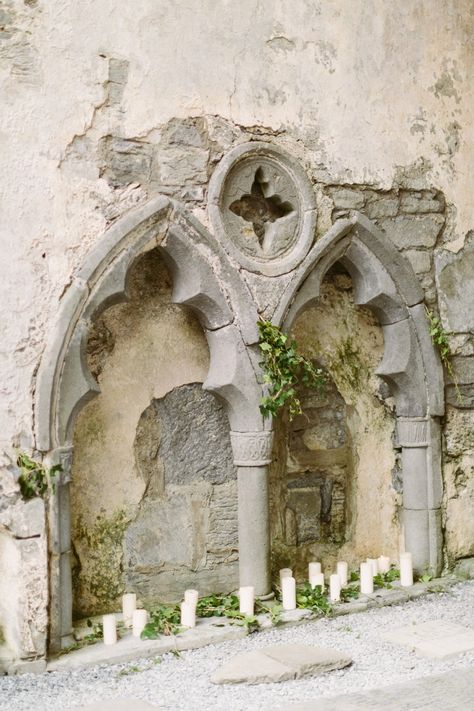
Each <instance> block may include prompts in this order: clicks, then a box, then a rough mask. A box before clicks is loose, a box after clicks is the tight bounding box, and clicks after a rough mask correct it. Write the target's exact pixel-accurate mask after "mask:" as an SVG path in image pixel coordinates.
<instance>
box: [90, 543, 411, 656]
mask: <svg viewBox="0 0 474 711" xmlns="http://www.w3.org/2000/svg"><path fill="white" fill-rule="evenodd" d="M389 570H390V558H389V557H388V556H385V555H381V556H380V557H379V558H367V560H366V561H364V562H363V563H361V564H360V592H361V593H362V594H363V595H371V594H372V593H373V592H374V576H375V575H378V574H383V573H388V572H389ZM308 579H309V583H310V585H311V587H312V588H315V587H320V588H321V592H323V591H324V590H325V577H324V573H323V571H322V570H321V563H319V562H314V561H312V562H311V563H309V564H308ZM348 582H349V578H348V565H347V563H346V561H344V560H340V561H338V563H337V566H336V572H335V573H332V574H331V575H330V576H329V599H330V601H331V602H339V601H340V599H341V590H342V589H343V588H345V587H347V585H348ZM400 584H401V585H402V586H404V587H408V586H410V585H413V565H412V557H411V553H401V554H400ZM280 587H281V593H282V606H283V609H284V610H296V579H295V578H294V576H293V571H292V569H291V568H282V569H281V570H280ZM198 599H199V592H198V590H192V589H189V590H185V592H184V600H183V601H182V602H181V606H180V609H181V625H182V627H187V628H191V627H195V626H196V608H197V603H198ZM239 608H240V612H241V613H242V614H243V615H248V616H252V615H253V614H254V609H255V590H254V588H253V586H251V585H247V586H244V587H241V588H240V590H239ZM122 613H123V624H124V626H125V628H127V629H130V628H131V629H132V634H133V636H134V637H140V635H141V633H142V632H143V629H144V627H145V625H146V624H147V622H148V613H147V611H146V610H144V609H138V608H137V596H136V594H135V593H126V594H125V595H123V597H122ZM103 630H104V631H103V636H104V644H107V645H110V644H115V643H116V642H117V625H116V617H115V615H114V614H108V615H104V616H103Z"/></svg>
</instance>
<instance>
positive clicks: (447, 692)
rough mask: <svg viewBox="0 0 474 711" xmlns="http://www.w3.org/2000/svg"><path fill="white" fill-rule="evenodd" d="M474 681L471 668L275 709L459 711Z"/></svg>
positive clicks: (468, 701) (465, 705)
mask: <svg viewBox="0 0 474 711" xmlns="http://www.w3.org/2000/svg"><path fill="white" fill-rule="evenodd" d="M473 684H474V671H473V670H472V669H460V670H457V671H451V672H449V673H448V674H442V675H440V676H428V677H424V678H422V679H412V680H410V681H408V682H405V683H403V684H393V685H391V686H385V687H384V688H383V689H372V690H371V691H365V692H358V693H356V694H344V695H342V696H333V697H331V698H323V697H318V699H316V700H315V701H305V702H303V703H296V704H285V706H284V707H280V708H279V709H278V711H380V709H384V710H385V711H413V710H414V709H427V710H428V709H430V710H431V709H437V708H439V709H443V710H444V711H459V710H460V709H468V708H469V707H470V705H471V704H472V685H473Z"/></svg>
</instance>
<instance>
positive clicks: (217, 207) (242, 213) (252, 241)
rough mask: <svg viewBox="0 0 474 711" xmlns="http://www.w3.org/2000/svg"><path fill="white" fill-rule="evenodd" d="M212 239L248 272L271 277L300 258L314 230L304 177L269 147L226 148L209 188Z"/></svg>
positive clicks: (285, 156) (313, 203) (313, 212)
mask: <svg viewBox="0 0 474 711" xmlns="http://www.w3.org/2000/svg"><path fill="white" fill-rule="evenodd" d="M209 216H210V219H211V222H212V226H213V228H214V231H215V233H216V236H217V237H218V238H219V239H220V241H221V242H222V245H223V247H224V249H226V250H227V251H228V252H229V253H230V254H232V256H234V257H235V258H236V259H237V260H238V261H239V263H240V264H241V265H242V266H243V267H244V268H245V269H248V270H249V271H252V272H260V273H261V274H265V275H267V276H276V275H278V274H284V273H285V272H289V271H291V269H294V267H295V266H296V265H297V264H299V262H300V261H301V260H302V259H303V258H304V257H305V256H306V254H307V253H308V250H309V248H310V246H311V244H312V241H313V238H314V232H315V228H316V198H315V195H314V192H313V189H312V186H311V183H310V181H309V180H308V177H307V175H306V174H305V172H304V171H303V169H302V168H301V166H300V165H299V163H297V162H296V161H295V160H294V159H293V158H291V156H289V155H288V154H287V153H286V152H285V151H282V150H281V148H278V147H277V146H274V145H272V144H271V143H261V142H251V143H244V144H243V145H240V146H237V147H236V148H234V149H232V150H231V151H230V152H229V153H228V154H227V155H226V156H224V158H223V159H222V161H221V162H220V164H219V166H218V167H217V168H216V170H215V171H214V173H213V175H212V178H211V181H210V185H209Z"/></svg>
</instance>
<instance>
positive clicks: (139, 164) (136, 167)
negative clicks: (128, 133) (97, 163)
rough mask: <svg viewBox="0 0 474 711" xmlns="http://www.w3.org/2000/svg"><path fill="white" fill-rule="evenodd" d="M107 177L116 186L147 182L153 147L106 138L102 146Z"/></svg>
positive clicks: (143, 143) (110, 137) (141, 143)
mask: <svg viewBox="0 0 474 711" xmlns="http://www.w3.org/2000/svg"><path fill="white" fill-rule="evenodd" d="M102 153H103V160H104V163H105V176H106V177H107V179H108V180H109V181H110V182H111V183H112V185H114V186H119V185H128V184H129V183H134V182H138V183H143V182H147V181H148V180H149V177H150V171H151V161H152V154H153V146H152V145H151V143H147V142H145V141H135V140H130V139H125V138H116V137H115V136H106V137H105V138H104V139H103V144H102Z"/></svg>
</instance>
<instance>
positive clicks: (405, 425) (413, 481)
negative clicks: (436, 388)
mask: <svg viewBox="0 0 474 711" xmlns="http://www.w3.org/2000/svg"><path fill="white" fill-rule="evenodd" d="M397 434H398V443H399V444H400V446H401V447H402V472H403V527H404V534H405V548H406V550H407V551H410V552H411V553H412V555H413V566H414V568H415V570H416V571H417V572H419V573H424V572H429V573H430V574H431V575H439V574H440V573H441V569H442V550H443V545H442V544H443V541H442V530H441V499H442V495H443V482H442V475H441V439H440V424H439V421H438V419H436V418H433V417H399V418H398V419H397Z"/></svg>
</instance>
